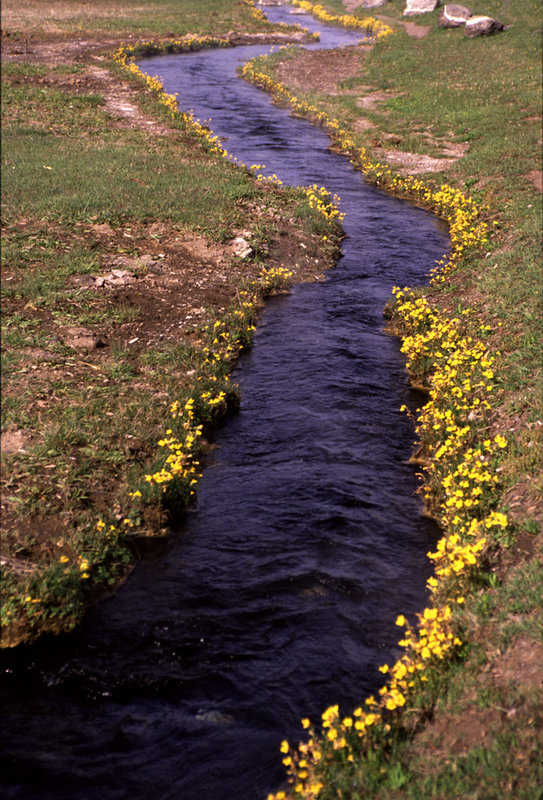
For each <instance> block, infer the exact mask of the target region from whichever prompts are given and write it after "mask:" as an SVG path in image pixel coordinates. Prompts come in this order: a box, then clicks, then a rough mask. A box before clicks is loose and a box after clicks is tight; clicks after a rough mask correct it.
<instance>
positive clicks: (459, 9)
mask: <svg viewBox="0 0 543 800" xmlns="http://www.w3.org/2000/svg"><path fill="white" fill-rule="evenodd" d="M470 17H471V11H470V10H469V8H465V6H457V5H455V4H454V3H447V5H445V6H443V8H442V9H441V11H440V12H439V16H438V18H437V24H438V25H439V27H440V28H460V27H461V26H462V25H465V24H466V21H467V20H468V19H469V18H470Z"/></svg>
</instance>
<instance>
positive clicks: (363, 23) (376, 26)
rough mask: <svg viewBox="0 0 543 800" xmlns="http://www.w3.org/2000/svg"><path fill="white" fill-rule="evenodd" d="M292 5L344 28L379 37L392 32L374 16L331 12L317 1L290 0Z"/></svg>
mask: <svg viewBox="0 0 543 800" xmlns="http://www.w3.org/2000/svg"><path fill="white" fill-rule="evenodd" d="M292 3H293V5H295V6H298V7H299V8H303V10H304V11H307V12H308V13H309V14H313V15H314V16H315V17H317V18H318V19H320V20H322V21H323V22H332V23H337V24H339V25H344V26H345V27H346V28H356V29H358V30H363V31H366V32H367V33H368V34H369V35H370V36H372V37H374V38H376V39H380V38H383V37H384V36H389V35H390V34H391V33H393V30H392V28H391V27H390V26H389V25H386V24H385V23H384V22H381V20H378V19H375V18H374V17H366V18H365V19H361V18H360V17H353V16H352V15H351V14H342V15H340V16H338V15H336V14H331V13H330V12H329V11H327V10H326V9H325V8H323V7H322V6H321V5H320V4H318V3H309V2H308V0H292Z"/></svg>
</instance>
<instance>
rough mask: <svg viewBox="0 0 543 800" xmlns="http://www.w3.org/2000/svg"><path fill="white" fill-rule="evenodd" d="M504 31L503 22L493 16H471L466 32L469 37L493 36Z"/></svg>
mask: <svg viewBox="0 0 543 800" xmlns="http://www.w3.org/2000/svg"><path fill="white" fill-rule="evenodd" d="M500 31H503V23H502V22H498V20H497V19H494V18H493V17H480V16H477V17H470V18H469V19H468V20H467V22H466V27H465V29H464V34H465V35H466V36H467V37H468V39H472V38H473V37H475V36H491V35H492V34H493V33H499V32H500Z"/></svg>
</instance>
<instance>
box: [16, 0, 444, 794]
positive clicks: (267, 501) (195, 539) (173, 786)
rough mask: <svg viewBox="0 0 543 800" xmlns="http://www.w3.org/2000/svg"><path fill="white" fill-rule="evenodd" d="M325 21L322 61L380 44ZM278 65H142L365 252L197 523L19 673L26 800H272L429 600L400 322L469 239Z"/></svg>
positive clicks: (261, 397)
mask: <svg viewBox="0 0 543 800" xmlns="http://www.w3.org/2000/svg"><path fill="white" fill-rule="evenodd" d="M269 15H270V17H272V18H274V19H275V18H277V15H283V18H284V19H285V20H287V21H292V17H288V15H287V12H286V11H285V10H284V9H281V8H280V9H275V8H272V9H270V10H269ZM302 19H303V20H304V24H305V18H302ZM307 22H308V24H309V22H310V20H309V19H308V20H307ZM311 26H312V27H313V28H318V29H319V30H321V31H322V40H321V43H320V44H319V45H312V47H316V46H321V47H322V46H325V47H332V46H339V45H341V44H349V43H352V42H353V41H357V40H358V39H359V38H360V37H359V36H358V35H356V34H353V33H352V32H344V31H342V30H340V29H335V28H324V27H323V26H322V25H320V24H317V23H315V22H314V21H311ZM266 49H267V48H263V47H241V48H237V49H235V50H217V51H209V50H207V51H203V52H200V53H193V54H188V55H182V56H172V57H160V58H155V59H150V60H148V61H147V62H144V67H145V69H146V70H147V71H148V72H150V73H151V74H155V73H158V74H159V75H160V77H161V78H162V79H163V81H164V84H165V88H166V90H167V91H169V92H174V91H175V92H179V102H180V106H181V107H182V108H183V109H194V113H195V115H196V116H197V117H198V118H200V119H202V120H204V119H205V120H207V119H209V118H212V120H213V121H212V123H211V125H212V128H213V130H214V132H215V133H217V134H219V135H220V136H221V137H224V138H225V140H226V138H227V141H226V142H225V144H226V147H227V148H228V150H229V152H231V153H232V154H234V155H236V156H237V157H238V158H239V159H240V160H242V161H244V162H245V163H265V164H266V165H267V170H266V171H267V172H268V173H274V172H275V173H276V174H277V175H278V176H279V177H280V178H281V179H282V180H283V181H284V182H286V183H291V184H297V185H300V184H305V185H307V184H310V183H318V184H319V185H321V184H324V185H325V186H326V187H327V188H328V189H329V190H331V191H332V192H337V193H338V194H339V195H340V197H341V199H342V203H341V209H342V210H343V211H344V212H345V213H346V217H345V223H344V227H345V230H346V233H347V238H346V239H345V241H344V247H343V255H342V257H341V259H340V261H339V263H338V264H337V266H336V267H335V268H334V269H333V270H332V271H330V273H329V274H328V275H327V279H326V280H325V281H324V282H321V283H315V284H304V285H301V286H299V287H296V288H295V289H294V290H293V291H292V293H291V294H290V295H288V296H281V297H279V298H276V299H274V300H273V301H271V302H270V303H268V305H267V307H266V310H265V311H264V313H263V315H262V319H261V322H260V324H259V327H258V330H257V333H256V336H255V343H254V348H253V349H252V350H251V351H250V353H249V354H248V355H246V356H244V357H243V358H242V360H241V363H240V365H239V367H238V369H237V370H236V375H235V379H236V380H237V381H238V382H239V384H240V386H241V391H242V405H241V411H240V413H239V414H238V415H237V416H236V417H235V418H233V419H232V420H230V421H229V422H228V424H227V425H226V426H225V427H224V429H223V430H222V431H221V432H220V433H219V436H218V440H217V444H218V447H217V449H216V452H215V457H214V462H213V463H212V464H211V465H210V466H209V467H208V468H207V469H206V471H205V474H204V477H203V479H202V481H201V484H200V487H199V493H198V509H197V510H196V511H195V512H192V513H190V514H189V515H188V516H187V517H186V518H185V519H183V520H181V521H179V524H178V526H177V529H176V530H174V532H173V533H172V535H171V536H170V537H169V539H168V540H167V541H166V542H164V543H163V545H162V546H160V547H158V548H156V549H155V550H154V551H153V552H151V553H150V554H148V556H147V557H146V558H144V559H143V560H142V561H141V562H140V564H139V565H138V567H137V568H136V570H135V571H134V573H133V574H132V575H131V577H130V579H129V580H128V581H127V582H126V583H125V584H124V585H123V586H122V587H121V589H120V590H119V591H118V592H117V594H116V595H115V596H114V597H111V598H108V599H106V600H104V601H103V602H102V603H100V604H99V605H97V606H96V607H95V608H93V609H92V610H91V611H90V612H89V613H88V615H87V617H86V619H85V621H84V624H83V626H82V628H81V629H80V630H79V631H78V632H77V634H74V635H72V636H68V637H65V638H64V639H62V640H59V641H57V642H55V643H54V644H51V643H45V644H41V645H40V646H39V647H38V648H36V649H35V650H31V651H30V653H23V655H22V658H23V659H24V660H26V666H25V667H24V668H23V666H22V665H21V664H17V657H15V658H13V656H8V663H7V667H6V669H5V671H4V672H5V680H4V682H3V687H2V712H3V722H2V749H3V754H4V768H3V776H2V778H1V779H0V788H1V789H2V796H3V797H5V798H24V799H25V800H26V798H33V799H34V798H36V800H62V799H63V798H66V800H68V798H69V800H95V799H96V800H98V799H100V800H117V799H118V800H121V798H130V799H131V800H151V798H153V799H154V798H159V799H160V800H170V799H171V800H258V799H259V798H264V797H265V796H266V793H267V792H268V791H270V790H273V789H277V788H278V786H279V785H280V782H281V780H282V777H283V772H282V767H281V764H280V754H279V751H278V745H279V742H280V741H281V739H283V738H285V737H289V738H291V739H293V740H296V739H297V738H298V737H300V736H301V733H302V731H301V727H300V724H299V723H300V719H301V717H303V716H310V717H313V718H314V719H318V718H319V716H320V713H321V712H322V711H323V710H324V709H325V708H326V707H327V705H329V704H332V703H336V702H339V703H340V704H341V706H342V710H343V711H345V712H348V711H349V710H352V708H353V707H354V706H355V705H357V704H359V703H360V702H361V701H362V700H363V699H364V697H365V696H367V694H368V693H370V692H372V691H375V690H376V688H378V686H379V685H380V679H381V675H380V673H379V672H378V670H377V667H378V666H379V665H380V664H382V663H384V662H385V661H387V660H390V659H391V658H393V657H394V655H396V654H397V650H396V645H395V643H396V641H397V638H398V628H396V627H395V625H394V620H395V617H396V615H397V614H398V613H400V612H402V613H404V614H405V613H406V614H407V615H408V616H409V615H411V616H413V615H414V614H415V613H416V611H417V610H418V609H420V608H421V607H422V605H423V603H424V599H425V589H424V586H425V580H426V578H427V576H428V573H429V566H428V563H427V559H426V556H425V553H426V551H427V550H428V549H429V547H431V546H433V544H434V542H435V536H436V531H435V530H434V529H433V527H432V526H431V525H430V523H428V522H427V521H425V520H424V519H423V518H422V517H421V515H420V514H421V507H420V502H419V500H418V499H417V498H416V496H415V491H416V478H415V475H414V473H413V470H412V468H411V467H410V466H409V465H408V464H407V459H408V458H409V455H410V450H411V442H412V438H413V430H412V427H411V425H410V423H409V420H407V419H406V417H405V415H404V414H402V413H401V412H400V410H399V409H400V406H401V405H402V403H404V402H406V403H408V404H409V403H411V404H413V403H415V402H416V398H415V397H414V396H413V394H412V393H411V392H410V390H409V389H408V386H407V381H406V375H405V372H404V367H403V359H402V357H401V355H400V353H399V347H398V343H397V341H396V340H395V339H393V338H391V337H389V336H387V335H385V334H384V333H383V332H382V325H383V321H382V309H383V306H384V304H385V303H386V301H387V300H388V299H389V298H390V295H391V288H392V286H393V285H394V284H397V283H399V284H402V285H406V284H415V283H420V282H421V280H422V278H423V276H424V275H425V274H426V273H427V271H428V269H429V268H430V267H431V266H432V264H433V262H434V260H435V259H436V258H438V257H439V256H441V254H442V253H443V252H444V251H445V250H446V249H447V247H448V240H447V237H446V234H445V232H444V230H443V229H442V228H441V227H440V225H439V224H438V223H437V221H436V220H435V219H434V218H433V217H432V216H431V215H429V214H427V213H425V212H424V211H421V210H420V209H416V208H413V207H411V206H410V205H408V204H406V203H402V202H400V201H398V200H396V199H394V198H391V197H388V196H386V195H385V194H384V193H382V192H380V191H378V190H376V189H374V188H372V187H369V186H368V185H366V184H365V183H364V180H363V179H362V177H361V175H360V174H359V173H357V172H355V171H354V170H353V169H352V167H351V166H350V164H349V162H348V161H347V159H345V158H343V157H341V156H340V155H337V154H334V153H332V152H330V151H329V150H328V145H329V141H328V138H327V136H326V135H325V134H324V133H323V131H322V130H320V129H317V128H314V127H312V126H311V125H310V124H309V123H307V122H305V121H304V120H300V119H296V118H292V117H290V116H289V114H288V111H286V110H285V109H280V108H276V107H274V106H273V105H272V104H271V103H270V101H269V98H268V97H267V96H266V95H265V94H263V93H262V92H260V91H258V90H257V89H256V88H254V87H252V86H250V85H249V84H246V83H244V82H243V81H241V80H237V79H236V78H235V77H234V75H235V69H236V66H237V65H238V63H239V62H240V61H242V60H246V59H247V58H250V57H252V56H253V55H255V54H257V53H259V52H265V51H266ZM285 266H287V267H288V266H289V265H288V264H286V265H285ZM316 270H318V267H316Z"/></svg>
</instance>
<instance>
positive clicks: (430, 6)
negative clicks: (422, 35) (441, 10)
mask: <svg viewBox="0 0 543 800" xmlns="http://www.w3.org/2000/svg"><path fill="white" fill-rule="evenodd" d="M439 4H440V0H407V2H406V5H405V11H404V12H403V16H404V17H414V16H416V15H417V14H429V13H430V12H431V11H435V9H436V8H437V7H438V5H439Z"/></svg>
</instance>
